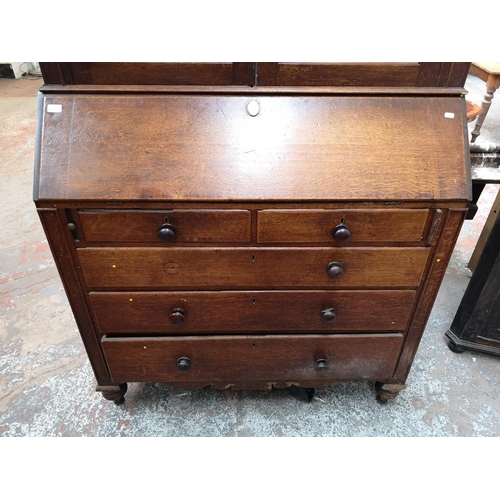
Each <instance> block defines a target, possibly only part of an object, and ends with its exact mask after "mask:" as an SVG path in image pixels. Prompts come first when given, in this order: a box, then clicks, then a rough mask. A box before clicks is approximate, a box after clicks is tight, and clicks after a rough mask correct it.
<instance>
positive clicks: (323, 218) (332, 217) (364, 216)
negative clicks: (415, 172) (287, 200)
mask: <svg viewBox="0 0 500 500" xmlns="http://www.w3.org/2000/svg"><path fill="white" fill-rule="evenodd" d="M428 215H429V210H427V209H425V210H418V209H416V210H383V209H376V210H261V211H259V212H258V215H257V221H258V226H257V228H258V229H257V241H258V242H259V243H286V242H290V243H330V244H331V243H333V244H335V243H340V244H346V243H347V242H349V244H353V243H406V244H410V243H413V244H415V243H418V242H420V241H421V240H422V238H423V236H424V230H425V225H426V222H427V217H428Z"/></svg>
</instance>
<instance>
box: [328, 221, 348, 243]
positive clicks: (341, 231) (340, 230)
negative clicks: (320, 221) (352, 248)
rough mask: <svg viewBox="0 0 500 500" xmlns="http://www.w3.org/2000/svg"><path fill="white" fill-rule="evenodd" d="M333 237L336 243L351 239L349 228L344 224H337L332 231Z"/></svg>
mask: <svg viewBox="0 0 500 500" xmlns="http://www.w3.org/2000/svg"><path fill="white" fill-rule="evenodd" d="M332 236H333V239H334V240H335V241H336V242H338V243H346V242H347V241H349V240H350V239H351V230H350V229H349V228H348V227H347V226H346V225H345V224H339V225H338V226H336V227H335V228H334V229H333V231H332Z"/></svg>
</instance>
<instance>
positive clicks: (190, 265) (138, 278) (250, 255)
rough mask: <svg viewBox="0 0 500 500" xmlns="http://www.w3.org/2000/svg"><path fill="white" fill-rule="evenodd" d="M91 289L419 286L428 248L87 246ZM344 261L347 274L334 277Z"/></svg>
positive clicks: (84, 261) (84, 257) (84, 264)
mask: <svg viewBox="0 0 500 500" xmlns="http://www.w3.org/2000/svg"><path fill="white" fill-rule="evenodd" d="M77 253H78V256H79V260H80V264H81V268H82V271H83V275H84V277H85V281H86V284H87V286H88V287H89V288H126V289H141V288H142V289H164V288H165V287H167V288H170V289H189V288H191V289H192V288H199V289H210V288H213V289H220V288H240V289H249V288H261V287H262V288H274V287H284V288H297V287H298V288H306V287H307V288H309V287H311V288H320V289H324V288H344V287H359V288H365V287H384V288H388V287H416V286H418V284H419V283H420V279H421V276H422V273H423V270H424V266H425V263H426V260H427V256H428V253H429V250H428V249H427V248H348V249H345V248H338V249H331V248H314V249H308V248H295V249H281V248H272V249H268V248H266V249H263V248H256V249H252V248H246V249H234V248H171V249H164V248H82V249H79V250H78V252H77ZM330 262H340V263H341V264H342V265H343V266H344V269H345V275H344V276H343V277H342V278H340V279H339V280H332V279H330V278H329V277H328V274H327V272H326V267H327V265H328V264H329V263H330Z"/></svg>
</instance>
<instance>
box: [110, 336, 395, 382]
mask: <svg viewBox="0 0 500 500" xmlns="http://www.w3.org/2000/svg"><path fill="white" fill-rule="evenodd" d="M402 340H403V336H402V335H401V334H381V335H363V334H360V335H354V336H352V335H293V336H288V335H276V336H241V335H239V336H228V337H172V338H161V337H160V338H158V337H156V338H155V337H143V338H140V339H136V338H126V337H125V338H124V337H122V338H108V337H106V336H105V337H103V340H102V347H103V349H104V354H105V356H106V359H107V362H108V366H109V370H110V373H111V377H112V379H113V380H114V381H115V382H116V383H121V382H123V381H128V382H148V381H149V382H153V381H154V382H193V381H211V382H216V381H226V382H232V381H236V380H238V381H242V380H269V381H288V382H293V381H301V383H302V384H303V383H304V381H307V380H318V379H332V380H351V379H357V380H359V379H366V380H383V379H384V378H389V377H390V376H392V374H393V371H394V368H395V366H396V362H397V359H398V356H399V352H400V348H401V343H402Z"/></svg>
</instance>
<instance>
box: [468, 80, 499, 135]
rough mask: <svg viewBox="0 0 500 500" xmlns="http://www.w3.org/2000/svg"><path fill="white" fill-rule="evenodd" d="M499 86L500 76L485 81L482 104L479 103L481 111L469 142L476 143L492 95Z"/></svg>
mask: <svg viewBox="0 0 500 500" xmlns="http://www.w3.org/2000/svg"><path fill="white" fill-rule="evenodd" d="M499 86H500V75H488V80H487V81H486V94H484V99H483V102H482V103H481V111H480V113H479V115H478V117H477V120H476V126H475V127H474V130H473V131H472V134H471V139H470V142H476V139H477V138H478V136H479V134H480V133H481V132H480V130H481V127H482V126H483V122H484V119H485V118H486V115H487V114H488V111H489V109H490V106H491V101H492V99H493V94H494V93H495V91H496V89H497V88H498V87H499Z"/></svg>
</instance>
